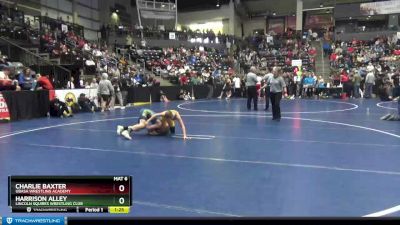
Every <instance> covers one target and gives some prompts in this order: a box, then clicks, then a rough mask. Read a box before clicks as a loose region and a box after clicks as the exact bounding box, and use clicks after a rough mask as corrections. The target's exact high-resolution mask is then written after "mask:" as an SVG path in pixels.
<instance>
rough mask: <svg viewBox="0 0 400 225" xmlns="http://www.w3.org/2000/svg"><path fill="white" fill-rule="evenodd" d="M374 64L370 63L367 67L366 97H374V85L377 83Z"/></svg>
mask: <svg viewBox="0 0 400 225" xmlns="http://www.w3.org/2000/svg"><path fill="white" fill-rule="evenodd" d="M373 68H374V66H372V63H370V64H369V65H368V67H367V71H368V73H367V76H366V77H365V94H364V98H371V97H372V87H373V86H374V85H375V74H374V69H373Z"/></svg>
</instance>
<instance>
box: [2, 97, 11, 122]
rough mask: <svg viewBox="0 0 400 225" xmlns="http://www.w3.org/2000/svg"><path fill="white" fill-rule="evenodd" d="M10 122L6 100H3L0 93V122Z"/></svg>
mask: <svg viewBox="0 0 400 225" xmlns="http://www.w3.org/2000/svg"><path fill="white" fill-rule="evenodd" d="M2 120H5V121H9V120H10V112H9V111H8V106H7V103H6V100H5V99H4V98H3V95H2V94H1V93H0V121H2Z"/></svg>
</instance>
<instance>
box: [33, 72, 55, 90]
mask: <svg viewBox="0 0 400 225" xmlns="http://www.w3.org/2000/svg"><path fill="white" fill-rule="evenodd" d="M37 84H38V87H39V88H41V89H43V90H53V89H54V87H53V84H52V83H51V82H50V80H49V75H40V77H39V79H38V80H37Z"/></svg>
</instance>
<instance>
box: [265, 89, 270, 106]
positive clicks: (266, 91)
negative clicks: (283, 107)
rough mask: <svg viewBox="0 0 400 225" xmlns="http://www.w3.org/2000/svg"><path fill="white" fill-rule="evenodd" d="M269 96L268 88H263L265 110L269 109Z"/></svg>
mask: <svg viewBox="0 0 400 225" xmlns="http://www.w3.org/2000/svg"><path fill="white" fill-rule="evenodd" d="M269 96H270V87H269V86H267V87H266V88H265V96H264V97H265V110H268V109H269Z"/></svg>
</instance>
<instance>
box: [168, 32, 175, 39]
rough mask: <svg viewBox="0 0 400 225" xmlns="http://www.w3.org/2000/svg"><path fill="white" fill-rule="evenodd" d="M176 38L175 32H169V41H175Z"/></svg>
mask: <svg viewBox="0 0 400 225" xmlns="http://www.w3.org/2000/svg"><path fill="white" fill-rule="evenodd" d="M175 39H176V36H175V32H169V40H175Z"/></svg>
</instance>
